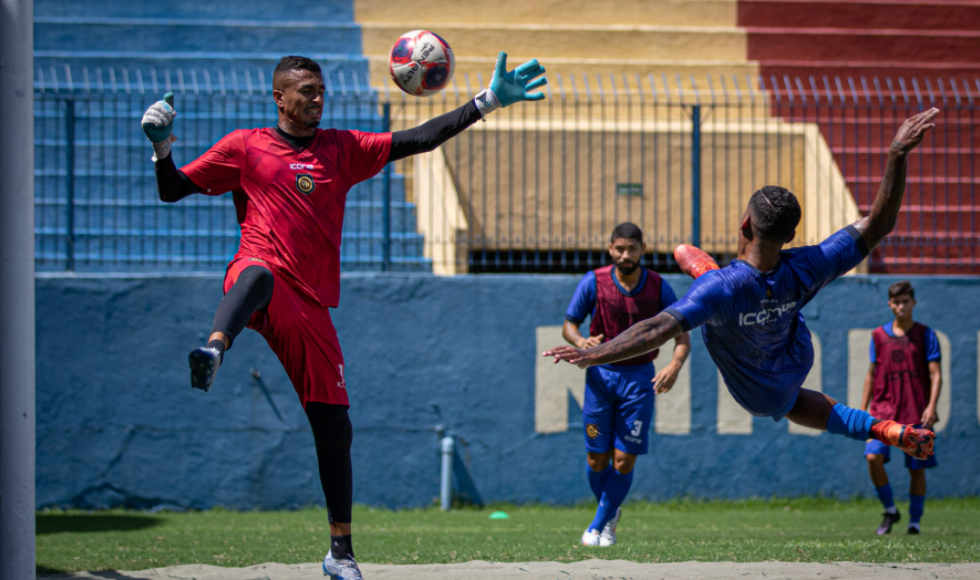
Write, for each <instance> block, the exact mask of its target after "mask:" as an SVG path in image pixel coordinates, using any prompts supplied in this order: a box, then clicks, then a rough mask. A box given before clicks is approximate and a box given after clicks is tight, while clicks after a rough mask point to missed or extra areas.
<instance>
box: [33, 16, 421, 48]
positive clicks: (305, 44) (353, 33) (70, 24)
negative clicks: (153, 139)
mask: <svg viewBox="0 0 980 580" xmlns="http://www.w3.org/2000/svg"><path fill="white" fill-rule="evenodd" d="M404 31H405V30H402V31H401V32H399V33H398V34H395V35H394V36H393V37H391V42H394V40H395V38H397V37H398V36H399V35H400V34H401V33H402V32H404ZM34 46H35V48H36V49H39V50H61V51H73V50H101V51H116V52H127V51H138V52H153V51H168V52H172V51H174V50H175V49H178V50H179V51H181V52H206V51H209V50H212V49H214V48H216V47H219V48H220V49H221V51H223V52H246V51H247V52H259V53H268V52H276V53H278V54H305V53H314V52H315V53H332V54H348V55H357V54H359V53H360V52H361V30H360V27H359V26H358V25H357V24H353V23H343V22H329V21H315V20H295V21H285V22H282V21H272V20H271V19H256V20H246V19H235V20H223V19H209V18H195V19H182V20H174V19H169V18H111V17H91V16H89V17H85V18H78V17H45V16H35V18H34Z"/></svg>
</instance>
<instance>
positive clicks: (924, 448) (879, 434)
mask: <svg viewBox="0 0 980 580" xmlns="http://www.w3.org/2000/svg"><path fill="white" fill-rule="evenodd" d="M871 436H872V437H874V438H875V439H877V440H878V441H881V442H882V443H885V444H887V445H892V446H894V447H898V448H899V449H901V450H902V451H904V452H906V453H908V454H909V455H911V456H912V457H915V458H916V459H928V458H929V456H930V455H932V448H933V446H934V445H935V443H936V434H935V433H933V432H932V431H930V430H928V429H917V428H915V427H914V426H912V425H902V424H901V423H896V422H895V421H879V422H877V423H875V424H874V425H873V426H872V427H871Z"/></svg>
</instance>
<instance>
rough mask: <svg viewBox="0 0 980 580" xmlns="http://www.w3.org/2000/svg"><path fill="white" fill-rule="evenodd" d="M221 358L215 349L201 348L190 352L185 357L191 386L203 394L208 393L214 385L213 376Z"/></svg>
mask: <svg viewBox="0 0 980 580" xmlns="http://www.w3.org/2000/svg"><path fill="white" fill-rule="evenodd" d="M221 358H222V357H221V353H220V352H218V349H216V348H208V347H206V346H202V347H199V348H195V349H194V350H192V351H191V354H190V355H188V357H187V361H188V362H189V363H190V365H191V386H192V387H194V388H195V389H201V390H202V391H204V392H205V393H206V392H208V391H210V390H211V385H213V384H214V375H215V374H217V372H218V367H220V366H221Z"/></svg>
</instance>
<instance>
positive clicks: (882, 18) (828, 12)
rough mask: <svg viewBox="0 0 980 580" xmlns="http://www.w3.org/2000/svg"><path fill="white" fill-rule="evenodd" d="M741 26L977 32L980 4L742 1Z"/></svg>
mask: <svg viewBox="0 0 980 580" xmlns="http://www.w3.org/2000/svg"><path fill="white" fill-rule="evenodd" d="M738 24H739V26H756V27H757V26H788V27H792V28H852V29H886V28H897V29H919V30H921V29H927V30H976V29H978V28H980V4H978V3H976V2H972V3H971V2H928V1H921V0H912V1H907V2H901V1H893V0H881V1H877V2H872V1H863V2H853V1H844V2H841V1H830V2H828V1H814V0H778V1H772V0H741V1H740V2H739V4H738Z"/></svg>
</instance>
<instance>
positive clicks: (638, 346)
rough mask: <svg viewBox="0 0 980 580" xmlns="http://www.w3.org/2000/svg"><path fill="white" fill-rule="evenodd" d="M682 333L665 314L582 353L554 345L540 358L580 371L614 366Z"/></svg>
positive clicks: (567, 347)
mask: <svg viewBox="0 0 980 580" xmlns="http://www.w3.org/2000/svg"><path fill="white" fill-rule="evenodd" d="M683 332H684V329H683V328H681V323H680V321H678V320H677V319H676V318H674V317H673V316H671V315H670V314H669V313H667V312H661V313H660V314H658V315H656V316H654V317H653V318H649V319H647V320H643V321H641V322H638V323H636V324H634V325H633V326H631V327H629V328H628V329H627V330H626V332H624V333H622V334H620V335H619V336H617V337H616V338H614V339H613V340H611V341H609V342H607V343H604V344H601V345H599V346H596V347H593V348H590V349H588V350H581V349H578V348H575V347H573V346H557V347H555V348H553V349H551V350H548V351H546V352H545V353H544V355H543V356H551V357H554V358H555V362H556V363H557V362H559V361H567V362H570V363H572V364H573V365H576V366H578V367H579V368H583V369H584V368H587V367H590V366H595V365H602V364H609V363H614V362H616V361H620V360H626V359H629V358H633V357H636V356H640V355H641V354H645V353H648V352H650V351H651V350H655V349H657V348H660V347H661V346H662V345H663V344H665V343H666V342H667V341H668V340H670V339H672V338H675V337H677V336H680V335H681V334H682V333H683Z"/></svg>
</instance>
